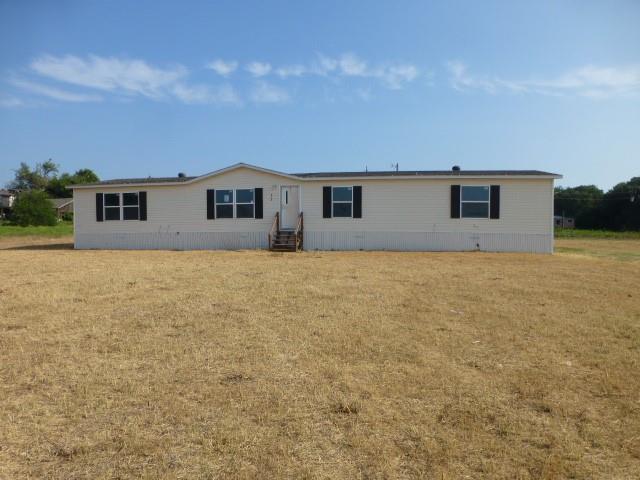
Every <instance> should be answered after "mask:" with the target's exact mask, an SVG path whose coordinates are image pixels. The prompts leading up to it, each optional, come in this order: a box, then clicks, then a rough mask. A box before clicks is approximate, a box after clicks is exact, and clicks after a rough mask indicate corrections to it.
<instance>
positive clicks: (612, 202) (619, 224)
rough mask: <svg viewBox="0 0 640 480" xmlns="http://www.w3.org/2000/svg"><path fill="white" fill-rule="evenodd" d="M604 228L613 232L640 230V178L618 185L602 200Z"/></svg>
mask: <svg viewBox="0 0 640 480" xmlns="http://www.w3.org/2000/svg"><path fill="white" fill-rule="evenodd" d="M602 215H603V219H604V226H605V227H606V228H610V229H612V230H640V177H633V178H632V179H631V180H629V181H628V182H622V183H619V184H617V185H616V186H615V187H613V188H612V189H611V190H609V191H608V192H607V193H605V195H604V198H603V199H602Z"/></svg>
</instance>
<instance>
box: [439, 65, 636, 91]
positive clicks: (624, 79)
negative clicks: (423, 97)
mask: <svg viewBox="0 0 640 480" xmlns="http://www.w3.org/2000/svg"><path fill="white" fill-rule="evenodd" d="M447 68H448V70H449V73H450V83H451V86H452V87H453V88H454V89H456V90H460V91H465V90H474V89H475V90H483V91H485V92H487V93H491V94H498V93H501V92H511V93H536V94H542V95H572V96H582V97H592V98H610V97H614V96H625V95H635V94H640V65H627V66H622V67H596V66H593V65H587V66H585V67H580V68H576V69H573V70H569V71H567V72H565V73H563V74H561V75H559V76H556V77H551V78H547V79H544V78H538V79H532V80H509V79H504V78H501V77H497V76H486V75H474V74H471V73H469V70H468V68H467V66H466V65H465V64H463V63H462V62H458V61H452V62H448V63H447Z"/></svg>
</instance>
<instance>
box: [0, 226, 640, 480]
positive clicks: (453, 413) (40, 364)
mask: <svg viewBox="0 0 640 480" xmlns="http://www.w3.org/2000/svg"><path fill="white" fill-rule="evenodd" d="M66 241H68V239H52V240H34V239H30V238H8V239H3V240H1V241H0V248H4V250H2V251H0V272H1V273H2V276H1V278H2V283H1V284H0V389H1V390H0V478H2V479H14V478H64V479H71V478H88V479H96V478H175V479H178V478H181V479H192V478H195V479H198V478H243V479H245V478H246V479H249V478H296V479H297V478H313V479H315V478H323V479H343V478H344V479H347V478H349V479H352V478H354V479H358V478H361V479H378V478H435V479H458V478H473V479H477V478H491V479H494V478H495V479H554V478H572V479H596V478H597V479H600V478H606V479H632V478H640V241H638V240H568V239H567V240H560V241H558V242H557V247H558V253H556V254H555V255H553V256H551V255H521V254H487V253H390V252H389V253H366V252H355V253H347V252H342V253H338V252H336V253H333V252H323V253H318V252H306V253H300V254H273V253H269V252H207V251H204V252H175V251H158V252H153V251H148V252H133V251H130V252H127V251H120V252H116V251H73V250H70V249H68V246H67V245H65V244H64V242H66ZM38 243H40V245H37V244H38Z"/></svg>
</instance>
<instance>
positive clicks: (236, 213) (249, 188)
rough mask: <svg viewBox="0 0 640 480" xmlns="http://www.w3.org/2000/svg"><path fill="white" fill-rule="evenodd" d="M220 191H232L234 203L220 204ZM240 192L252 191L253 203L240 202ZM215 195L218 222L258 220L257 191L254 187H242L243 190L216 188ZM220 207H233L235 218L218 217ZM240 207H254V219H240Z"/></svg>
mask: <svg viewBox="0 0 640 480" xmlns="http://www.w3.org/2000/svg"><path fill="white" fill-rule="evenodd" d="M220 190H231V192H233V202H231V203H218V192H219V191H220ZM238 190H251V191H252V192H253V202H238ZM215 191H216V193H215V195H214V207H213V208H214V211H215V213H216V220H218V219H219V220H253V219H255V218H256V189H255V188H254V187H242V188H232V187H217V188H215ZM218 205H231V206H232V207H233V216H232V217H218ZM238 205H253V216H252V217H241V218H238V208H237V206H238Z"/></svg>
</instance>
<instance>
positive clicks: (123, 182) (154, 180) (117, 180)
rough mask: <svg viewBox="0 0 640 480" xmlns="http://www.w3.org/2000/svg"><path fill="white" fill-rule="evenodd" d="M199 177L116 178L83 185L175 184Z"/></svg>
mask: <svg viewBox="0 0 640 480" xmlns="http://www.w3.org/2000/svg"><path fill="white" fill-rule="evenodd" d="M194 178H198V177H146V178H115V179H113V180H103V181H101V182H94V183H83V184H82V186H83V187H90V186H93V185H95V186H100V185H126V184H128V183H132V184H139V183H173V182H187V181H189V180H193V179H194Z"/></svg>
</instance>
